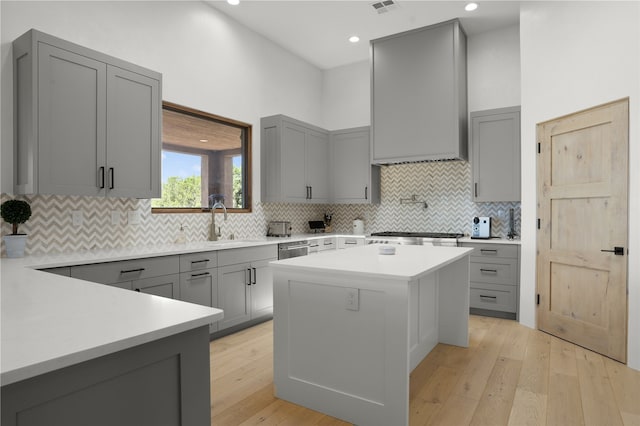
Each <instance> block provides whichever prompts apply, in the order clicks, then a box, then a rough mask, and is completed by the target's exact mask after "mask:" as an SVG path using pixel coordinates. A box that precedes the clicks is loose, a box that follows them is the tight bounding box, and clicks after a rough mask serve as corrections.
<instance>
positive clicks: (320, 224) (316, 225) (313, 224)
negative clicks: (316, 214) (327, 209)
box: [309, 220, 325, 234]
mask: <svg viewBox="0 0 640 426" xmlns="http://www.w3.org/2000/svg"><path fill="white" fill-rule="evenodd" d="M309 229H311V232H313V233H314V234H317V233H318V232H324V231H325V228H324V221H322V220H310V221H309Z"/></svg>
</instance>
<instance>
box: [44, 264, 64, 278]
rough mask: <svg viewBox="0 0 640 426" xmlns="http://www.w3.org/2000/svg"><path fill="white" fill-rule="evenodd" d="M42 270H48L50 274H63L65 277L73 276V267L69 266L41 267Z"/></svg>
mask: <svg viewBox="0 0 640 426" xmlns="http://www.w3.org/2000/svg"><path fill="white" fill-rule="evenodd" d="M40 270H41V271H42V272H48V273H50V274H56V275H62V276H63V277H70V276H71V268H70V267H68V266H61V267H59V268H46V269H40Z"/></svg>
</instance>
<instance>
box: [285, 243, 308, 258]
mask: <svg viewBox="0 0 640 426" xmlns="http://www.w3.org/2000/svg"><path fill="white" fill-rule="evenodd" d="M307 254H309V241H307V240H301V241H289V242H286V243H280V244H278V260H280V259H290V258H292V257H299V256H306V255H307Z"/></svg>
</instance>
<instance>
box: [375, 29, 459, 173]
mask: <svg viewBox="0 0 640 426" xmlns="http://www.w3.org/2000/svg"><path fill="white" fill-rule="evenodd" d="M466 50H467V49H466V35H465V33H464V31H463V30H462V28H461V26H460V23H459V22H458V20H453V21H447V22H443V23H441V24H437V25H432V26H429V27H424V28H419V29H416V30H411V31H407V32H404V33H400V34H396V35H393V36H389V37H384V38H380V39H377V40H373V41H372V42H371V63H372V69H371V84H372V99H371V108H372V118H371V119H372V132H373V137H372V146H373V149H372V162H373V163H374V164H384V163H400V162H407V161H410V162H411V161H427V160H443V159H467V83H466V81H467V80H466V75H467V70H466V69H467V65H466V62H467V61H466Z"/></svg>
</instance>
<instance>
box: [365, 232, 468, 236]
mask: <svg viewBox="0 0 640 426" xmlns="http://www.w3.org/2000/svg"><path fill="white" fill-rule="evenodd" d="M371 236H375V237H404V238H462V237H464V234H456V233H451V232H389V231H387V232H374V233H372V234H371Z"/></svg>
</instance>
